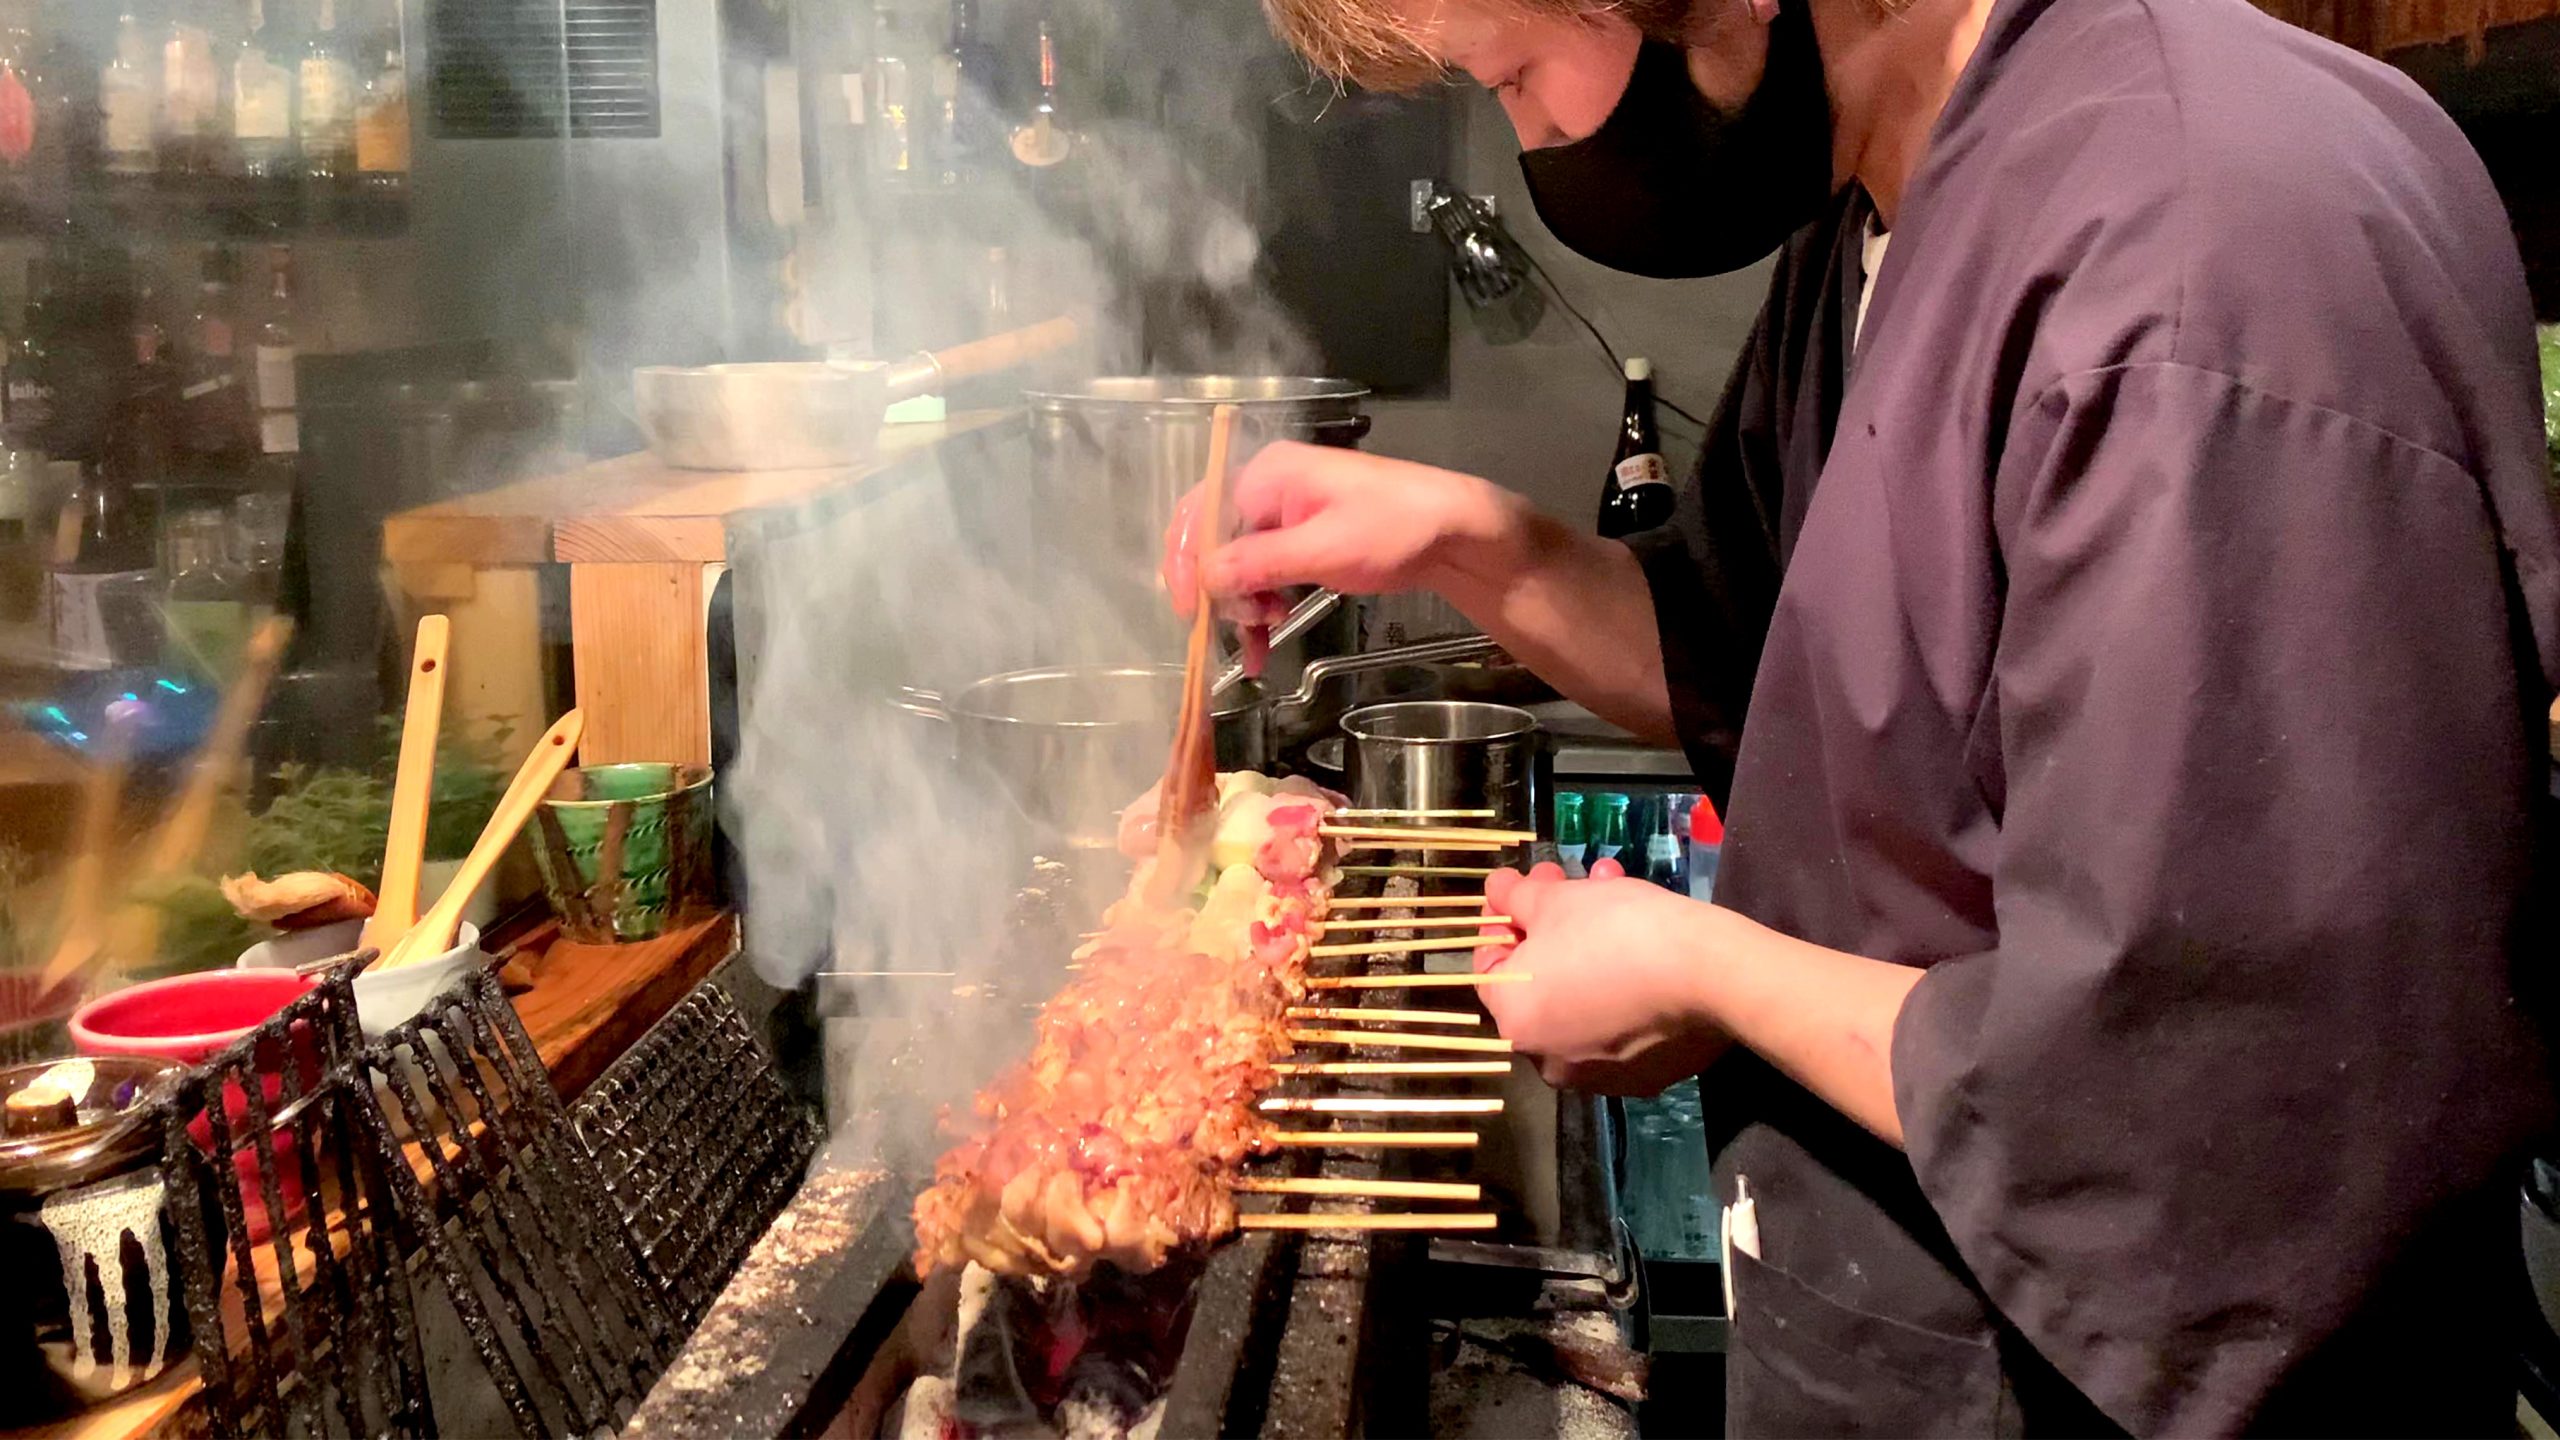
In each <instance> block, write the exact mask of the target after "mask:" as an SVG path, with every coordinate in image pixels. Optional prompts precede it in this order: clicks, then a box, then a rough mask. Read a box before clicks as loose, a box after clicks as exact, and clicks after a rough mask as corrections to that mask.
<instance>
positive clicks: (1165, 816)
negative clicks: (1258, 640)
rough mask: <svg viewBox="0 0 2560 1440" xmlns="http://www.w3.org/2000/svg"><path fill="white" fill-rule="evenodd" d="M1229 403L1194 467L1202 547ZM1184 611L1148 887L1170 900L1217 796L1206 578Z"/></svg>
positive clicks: (1218, 502)
mask: <svg viewBox="0 0 2560 1440" xmlns="http://www.w3.org/2000/svg"><path fill="white" fill-rule="evenodd" d="M1235 423H1236V407H1234V406H1233V405H1221V406H1219V407H1218V408H1217V409H1216V410H1215V411H1213V412H1211V414H1210V418H1209V458H1208V463H1207V464H1205V465H1203V466H1202V467H1201V477H1200V478H1201V484H1200V513H1199V515H1198V516H1197V522H1198V524H1199V527H1200V528H1199V530H1198V532H1197V534H1198V541H1197V543H1198V544H1199V546H1200V547H1201V550H1202V553H1204V554H1205V553H1206V552H1207V550H1208V549H1209V548H1210V547H1212V546H1215V545H1216V544H1217V543H1218V540H1219V532H1220V529H1221V526H1222V525H1223V523H1224V520H1225V515H1226V510H1225V497H1224V494H1223V492H1224V491H1225V489H1226V482H1227V450H1228V447H1229V444H1230V442H1231V437H1232V436H1233V435H1234V433H1235ZM1195 600H1196V604H1195V606H1194V608H1193V610H1192V612H1191V640H1190V644H1189V645H1188V646H1186V647H1185V649H1184V651H1183V656H1182V710H1181V712H1180V713H1179V714H1177V715H1176V716H1175V717H1174V724H1173V753H1172V754H1171V755H1169V756H1168V757H1166V760H1165V767H1164V783H1163V784H1162V785H1161V786H1160V787H1158V789H1157V791H1156V795H1157V801H1156V870H1155V881H1154V884H1153V885H1152V886H1151V887H1150V888H1151V889H1152V890H1153V891H1154V892H1155V894H1154V898H1155V899H1156V900H1158V901H1159V902H1166V901H1170V900H1171V899H1172V897H1173V894H1174V893H1175V892H1176V891H1178V889H1179V887H1180V886H1181V884H1182V878H1183V876H1184V874H1185V872H1186V871H1187V870H1188V869H1189V866H1188V865H1187V864H1186V863H1185V860H1186V858H1187V857H1186V854H1185V848H1184V847H1185V846H1186V845H1187V844H1188V843H1189V841H1190V838H1191V820H1192V817H1193V816H1195V815H1197V814H1199V813H1200V811H1202V810H1203V809H1206V808H1208V807H1210V806H1213V805H1215V804H1216V803H1217V791H1218V750H1217V735H1216V732H1215V731H1213V730H1212V729H1211V728H1210V727H1211V721H1210V718H1209V665H1210V662H1211V660H1212V659H1213V658H1214V656H1213V654H1212V652H1213V651H1214V650H1215V648H1216V647H1215V646H1214V645H1213V644H1212V643H1211V642H1212V640H1213V639H1214V637H1215V635H1216V631H1217V619H1216V615H1215V607H1214V606H1213V605H1212V603H1211V601H1210V598H1209V589H1208V586H1207V585H1206V584H1203V585H1202V586H1201V587H1200V593H1199V594H1198V596H1196V597H1195Z"/></svg>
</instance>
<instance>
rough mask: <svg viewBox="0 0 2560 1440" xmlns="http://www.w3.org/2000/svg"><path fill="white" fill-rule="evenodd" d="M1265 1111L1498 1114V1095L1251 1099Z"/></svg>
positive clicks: (1272, 1113)
mask: <svg viewBox="0 0 2560 1440" xmlns="http://www.w3.org/2000/svg"><path fill="white" fill-rule="evenodd" d="M1254 1108H1255V1109H1257V1110H1260V1111H1262V1112H1263V1113H1264V1114H1266V1115H1499V1114H1501V1113H1502V1097H1501V1096H1499V1095H1432V1096H1416V1095H1272V1096H1268V1097H1266V1098H1264V1099H1261V1100H1257V1101H1255V1102H1254Z"/></svg>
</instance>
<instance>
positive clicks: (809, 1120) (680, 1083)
mask: <svg viewBox="0 0 2560 1440" xmlns="http://www.w3.org/2000/svg"><path fill="white" fill-rule="evenodd" d="M572 1123H573V1125H574V1126H575V1128H576V1130H577V1134H578V1139H579V1141H580V1142H581V1143H583V1144H584V1145H585V1146H586V1148H587V1151H588V1153H589V1154H591V1155H593V1156H594V1157H595V1159H596V1162H597V1164H598V1165H599V1166H600V1167H601V1168H602V1170H603V1172H604V1179H605V1188H606V1189H607V1191H608V1192H609V1193H610V1194H611V1195H612V1197H613V1203H614V1208H615V1210H616V1211H617V1213H619V1214H620V1215H621V1217H622V1219H623V1221H624V1223H625V1224H626V1225H628V1226H629V1227H630V1230H631V1234H632V1237H633V1238H634V1239H635V1240H637V1241H638V1242H639V1246H640V1251H641V1254H642V1255H643V1256H644V1257H646V1259H647V1262H648V1263H647V1265H646V1266H645V1267H644V1268H645V1270H646V1272H647V1273H648V1274H649V1275H650V1276H651V1277H652V1278H653V1279H655V1280H656V1281H657V1282H658V1284H659V1285H660V1286H661V1287H662V1288H663V1289H664V1290H665V1291H666V1294H667V1299H668V1301H669V1303H670V1304H671V1305H672V1306H673V1307H674V1309H675V1314H676V1323H677V1326H678V1328H679V1329H680V1330H686V1331H690V1330H691V1329H692V1328H693V1326H694V1325H695V1323H696V1322H698V1321H699V1320H700V1319H701V1318H702V1313H703V1311H705V1310H706V1309H708V1308H710V1305H711V1301H712V1299H713V1298H714V1297H715V1296H717V1295H718V1294H719V1293H720V1287H721V1286H722V1285H723V1284H725V1283H727V1281H728V1279H729V1276H730V1275H731V1274H732V1273H734V1272H735V1271H736V1270H737V1268H738V1262H739V1261H740V1260H742V1259H744V1258H745V1257H746V1253H747V1251H748V1249H749V1248H750V1247H752V1246H753V1245H754V1244H755V1242H756V1237H758V1236H760V1235H762V1234H763V1233H764V1232H765V1228H766V1227H767V1226H768V1225H770V1224H772V1223H773V1218H774V1216H776V1215H778V1214H780V1213H781V1211H782V1208H783V1206H784V1205H786V1204H788V1203H789V1202H790V1199H791V1196H792V1193H793V1191H795V1190H796V1189H798V1188H799V1183H800V1176H801V1172H802V1171H803V1170H804V1169H806V1167H807V1166H808V1163H809V1157H810V1156H812V1155H814V1154H816V1153H817V1149H818V1141H819V1140H820V1139H821V1138H822V1134H821V1130H820V1127H819V1124H818V1120H817V1117H816V1116H815V1115H814V1114H813V1113H812V1112H811V1110H810V1108H809V1107H808V1106H806V1105H804V1104H802V1103H800V1102H799V1101H798V1100H795V1099H794V1098H792V1096H791V1094H790V1092H789V1091H788V1090H786V1089H784V1088H783V1084H782V1080H781V1077H779V1076H777V1075H776V1074H775V1073H774V1070H773V1062H772V1061H771V1060H770V1059H769V1058H767V1056H766V1055H765V1052H764V1048H763V1047H762V1046H760V1045H758V1044H757V1043H756V1040H755V1037H754V1035H752V1034H751V1033H749V1031H748V1029H747V1022H746V1019H745V1017H743V1016H742V1015H740V1014H739V1013H738V1007H737V1005H736V1004H735V1002H733V1001H731V1000H730V998H729V996H728V993H727V992H726V991H723V990H722V989H721V988H720V987H719V986H717V985H705V986H702V987H701V988H700V989H698V990H696V991H695V992H694V994H693V995H692V997H691V998H689V999H687V1000H686V1001H685V1002H684V1003H683V1004H681V1005H679V1006H677V1007H676V1008H675V1009H674V1010H673V1011H671V1012H669V1014H668V1015H667V1017H666V1018H665V1019H664V1020H661V1021H660V1022H659V1023H658V1026H657V1028H656V1029H654V1030H653V1031H651V1032H650V1034H649V1035H648V1037H647V1038H646V1039H644V1040H642V1041H641V1042H640V1044H639V1045H637V1046H635V1047H633V1048H632V1050H631V1051H630V1053H628V1054H626V1055H624V1056H623V1057H622V1059H621V1060H619V1061H617V1062H616V1063H615V1064H614V1067H613V1068H612V1069H611V1070H608V1071H606V1072H605V1074H604V1076H603V1078H601V1079H599V1080H598V1081H597V1082H596V1083H595V1084H594V1085H593V1086H591V1087H589V1088H588V1091H587V1093H586V1095H585V1096H584V1097H583V1098H582V1099H581V1100H580V1101H579V1102H578V1107H577V1111H576V1113H575V1116H574V1118H573V1121H572Z"/></svg>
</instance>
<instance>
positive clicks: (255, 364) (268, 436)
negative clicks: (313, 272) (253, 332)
mask: <svg viewBox="0 0 2560 1440" xmlns="http://www.w3.org/2000/svg"><path fill="white" fill-rule="evenodd" d="M267 260H268V271H269V278H268V282H267V306H266V313H265V314H264V315H263V316H262V317H261V318H260V323H259V325H258V337H257V342H256V344H255V345H254V346H253V347H252V349H251V364H250V379H251V383H252V386H253V388H254V389H255V391H256V394H255V396H254V397H253V398H254V399H255V401H256V404H257V410H258V453H259V455H260V456H262V457H264V458H263V459H262V460H261V461H260V465H261V468H262V469H271V470H281V471H282V472H283V478H284V479H288V480H289V479H290V478H291V475H292V467H293V456H294V455H296V454H297V453H299V452H300V451H301V449H302V417H301V413H300V412H299V411H298V410H297V409H296V408H295V407H296V404H297V403H298V396H297V395H296V393H295V388H294V365H295V363H296V361H297V359H298V358H299V357H300V355H301V347H300V346H299V345H298V344H297V343H295V340H294V334H293V250H292V248H291V247H290V246H285V245H278V246H276V247H274V248H273V249H272V250H270V251H269V252H268V256H267ZM277 457H282V458H281V460H280V461H279V460H278V459H277Z"/></svg>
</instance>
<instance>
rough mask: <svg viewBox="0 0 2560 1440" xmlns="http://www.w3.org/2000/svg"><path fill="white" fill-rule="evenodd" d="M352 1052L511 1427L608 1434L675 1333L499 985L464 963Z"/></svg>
mask: <svg viewBox="0 0 2560 1440" xmlns="http://www.w3.org/2000/svg"><path fill="white" fill-rule="evenodd" d="M365 1059H366V1061H367V1063H368V1066H369V1068H370V1071H371V1074H372V1076H373V1079H374V1083H375V1085H376V1086H377V1087H378V1089H379V1092H380V1094H381V1095H382V1096H383V1097H384V1098H383V1103H382V1104H381V1105H378V1106H369V1107H366V1109H365V1112H364V1113H365V1116H366V1118H367V1120H368V1123H369V1124H371V1125H372V1126H373V1127H374V1132H375V1133H374V1139H375V1142H376V1143H377V1144H378V1145H379V1146H380V1147H381V1150H382V1153H384V1154H385V1155H388V1156H393V1157H401V1158H402V1159H403V1161H404V1163H398V1164H393V1165H390V1166H388V1167H386V1171H387V1174H388V1175H389V1177H390V1181H391V1187H392V1191H393V1194H394V1197H395V1199H396V1201H397V1204H398V1206H399V1209H400V1212H401V1214H402V1215H403V1217H404V1218H406V1219H408V1220H409V1221H411V1222H412V1223H413V1225H414V1228H415V1229H416V1230H417V1231H418V1232H419V1237H418V1238H419V1241H420V1244H421V1248H423V1249H424V1250H425V1251H426V1252H427V1255H428V1258H429V1260H430V1262H431V1263H432V1264H433V1266H434V1268H435V1271H436V1273H437V1274H438V1276H439V1277H440V1278H441V1279H442V1280H443V1282H444V1285H445V1288H446V1290H447V1292H448V1293H449V1296H450V1298H451V1299H452V1301H453V1305H454V1310H455V1312H456V1314H457V1315H458V1316H459V1317H460V1319H461V1322H462V1326H463V1329H464V1330H465V1331H466V1332H468V1333H469V1334H470V1336H471V1340H472V1344H473V1346H474V1348H475V1349H476V1350H477V1351H478V1352H479V1355H480V1359H481V1361H482V1363H483V1364H484V1365H485V1366H486V1367H487V1369H488V1372H489V1376H490V1379H491V1380H492V1382H493V1383H494V1384H495V1385H496V1387H497V1390H498V1394H499V1397H500V1398H501V1399H502V1400H504V1401H505V1403H506V1405H507V1408H508V1410H509V1412H510V1413H511V1414H512V1415H513V1416H514V1418H515V1420H516V1423H517V1426H518V1428H519V1429H520V1430H521V1431H522V1432H523V1433H524V1434H526V1435H528V1436H535V1435H545V1436H547V1435H558V1434H568V1433H593V1432H595V1431H597V1430H599V1429H612V1428H618V1427H619V1426H620V1424H621V1422H622V1421H623V1419H624V1418H626V1417H627V1416H628V1415H629V1413H630V1412H631V1410H632V1409H634V1408H636V1407H637V1405H638V1404H639V1401H640V1399H641V1397H642V1396H643V1395H644V1394H646V1393H647V1391H648V1388H649V1386H650V1384H651V1383H652V1382H653V1381H655V1379H656V1378H657V1375H658V1372H659V1371H660V1370H661V1369H663V1368H664V1367H665V1365H666V1362H667V1359H668V1357H669V1355H670V1354H671V1353H672V1351H673V1349H674V1346H675V1338H674V1330H673V1327H672V1325H671V1323H670V1321H669V1318H668V1315H667V1310H666V1306H665V1305H664V1304H663V1303H662V1300H661V1297H660V1296H659V1294H658V1293H657V1290H656V1289H655V1287H654V1286H652V1285H651V1284H650V1283H649V1282H648V1281H646V1280H644V1279H643V1278H642V1277H641V1264H642V1261H641V1256H640V1253H639V1250H638V1247H637V1246H636V1245H634V1243H633V1242H632V1238H631V1235H630V1233H629V1232H628V1231H627V1230H625V1229H624V1228H623V1226H622V1225H621V1224H620V1223H618V1221H617V1220H616V1219H615V1217H614V1216H613V1215H612V1214H611V1213H610V1212H609V1211H608V1210H607V1209H606V1208H605V1184H604V1176H603V1175H602V1174H601V1173H600V1172H599V1171H598V1169H597V1167H596V1163H595V1160H594V1158H593V1157H592V1156H590V1155H589V1154H588V1153H587V1152H586V1149H585V1148H584V1147H583V1146H581V1145H580V1144H579V1143H578V1142H577V1141H576V1139H575V1138H574V1137H572V1136H571V1134H570V1132H569V1123H568V1115H567V1112H566V1111H565V1110H564V1109H563V1108H562V1107H561V1104H560V1100H559V1097H558V1096H557V1095H556V1094H554V1093H553V1092H552V1089H551V1077H550V1075H549V1074H548V1072H546V1071H545V1070H544V1069H543V1067H542V1062H541V1060H540V1059H539V1058H538V1057H537V1056H536V1055H535V1053H534V1048H533V1042H532V1041H531V1040H530V1039H529V1038H528V1037H527V1036H526V1035H525V1033H524V1026H523V1024H522V1022H521V1021H519V1020H518V1019H517V1018H516V1013H515V1007H514V1006H512V1005H510V1004H508V1003H507V999H506V996H505V995H504V994H503V993H502V992H501V991H500V990H499V988H498V982H497V981H496V980H495V979H494V978H492V977H491V975H490V974H489V972H488V971H486V970H481V971H478V972H475V973H474V974H473V975H471V976H470V977H469V979H468V981H467V982H466V983H465V985H464V986H463V987H462V988H461V989H459V990H457V991H455V992H452V993H450V994H448V995H447V996H446V997H445V998H443V999H441V1000H439V1001H438V1002H437V1003H435V1004H434V1005H432V1006H430V1007H429V1008H428V1009H427V1010H426V1011H425V1012H424V1013H423V1014H421V1015H420V1016H419V1017H418V1018H416V1019H414V1020H411V1021H410V1022H408V1023H407V1024H405V1025H402V1026H400V1027H399V1028H398V1029H395V1030H393V1031H392V1032H391V1033H389V1034H388V1035H386V1036H384V1037H383V1038H382V1039H381V1041H380V1042H379V1043H377V1044H376V1045H375V1046H373V1047H372V1048H371V1049H370V1050H368V1051H366V1052H365ZM422 1176H423V1178H422Z"/></svg>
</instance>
